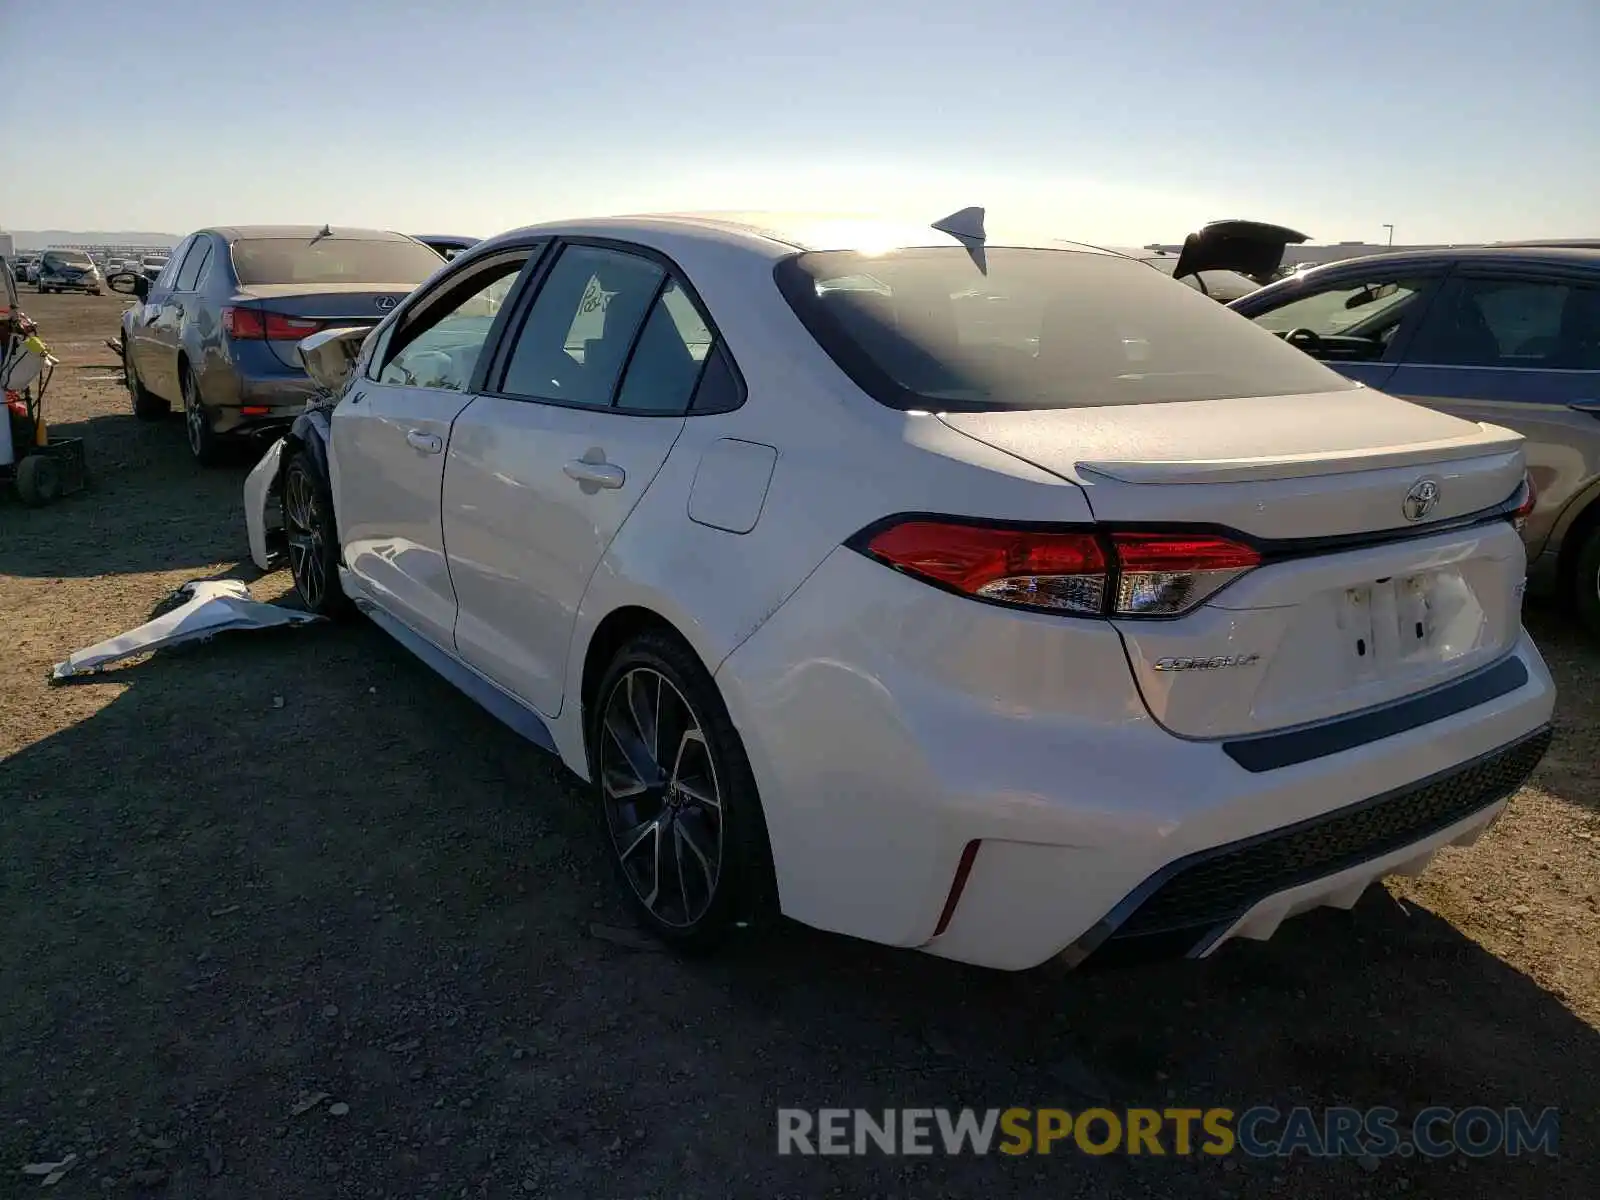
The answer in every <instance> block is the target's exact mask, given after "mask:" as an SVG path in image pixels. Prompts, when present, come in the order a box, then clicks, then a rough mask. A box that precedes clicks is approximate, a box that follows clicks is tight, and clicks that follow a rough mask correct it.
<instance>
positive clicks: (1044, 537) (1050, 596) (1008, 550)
mask: <svg viewBox="0 0 1600 1200" xmlns="http://www.w3.org/2000/svg"><path fill="white" fill-rule="evenodd" d="M865 548H866V551H867V553H869V554H871V555H872V556H873V557H874V558H877V559H879V560H881V561H883V562H885V563H888V564H889V565H890V566H892V567H896V568H898V569H899V570H902V571H908V572H910V573H911V574H913V575H920V576H922V578H924V579H927V580H930V581H932V582H934V583H938V584H942V585H944V586H945V587H948V588H953V589H954V590H956V591H958V592H965V593H966V594H967V595H969V596H980V597H982V598H983V599H985V600H998V601H1001V602H1002V603H1006V604H1025V605H1027V606H1029V607H1030V608H1059V609H1065V610H1066V611H1068V612H1079V613H1097V612H1099V611H1100V610H1101V608H1102V607H1104V604H1105V590H1106V578H1107V569H1106V556H1105V550H1104V548H1103V547H1102V546H1101V544H1100V541H1099V539H1098V538H1096V537H1095V535H1094V534H1092V533H1047V532H1036V531H1032V530H1027V529H1008V528H1004V527H997V526H985V525H963V524H956V523H954V522H949V521H923V520H908V521H903V522H900V523H898V524H895V525H891V526H889V527H888V528H887V529H882V530H879V531H878V532H877V533H875V534H873V535H872V537H870V538H869V539H868V540H867V543H866V547H865Z"/></svg>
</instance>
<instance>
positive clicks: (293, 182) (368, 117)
mask: <svg viewBox="0 0 1600 1200" xmlns="http://www.w3.org/2000/svg"><path fill="white" fill-rule="evenodd" d="M0 46H4V47H5V48H6V49H5V53H6V57H7V58H8V59H9V60H10V64H11V67H12V69H11V70H9V71H8V72H7V90H8V92H9V97H10V104H9V108H10V114H11V119H10V120H9V121H8V130H7V136H6V138H4V139H3V145H0V179H3V180H4V184H3V186H0V228H8V229H46V228H49V229H71V230H91V229H99V230H147V231H160V232H167V233H174V234H184V233H188V232H189V231H190V230H192V229H195V228H198V227H201V226H204V225H208V224H249V223H257V222H284V223H294V224H304V223H320V222H323V221H328V222H331V223H332V224H334V225H340V224H343V225H359V226H378V227H384V228H393V229H401V230H404V231H406V232H410V233H467V234H473V235H480V236H487V235H489V234H492V233H497V232H500V231H501V230H504V229H509V228H514V227H516V226H520V225H526V224H531V223H533V222H537V221H544V220H554V219H559V218H563V217H581V216H597V215H607V214H615V213H629V212H647V211H664V210H684V209H692V210H724V209H732V210H748V209H782V210H786V211H794V210H797V209H814V210H826V211H835V212H839V211H848V212H878V213H882V214H884V215H887V216H891V217H895V218H898V219H912V220H918V221H919V222H920V221H927V220H933V219H935V218H937V217H939V216H943V215H945V214H946V213H949V212H951V211H953V210H955V209H958V208H962V207H965V206H967V205H981V206H984V207H985V208H987V209H988V210H989V212H990V214H991V219H997V218H1003V219H1005V220H1006V221H1007V223H1012V222H1015V223H1018V224H1022V223H1028V224H1039V223H1044V224H1047V225H1048V226H1049V227H1050V228H1051V230H1052V232H1054V233H1055V234H1056V235H1057V236H1062V237H1069V238H1074V239H1077V240H1082V241H1092V242H1098V243H1101V244H1118V245H1142V244H1146V243H1150V242H1157V241H1159V242H1173V241H1179V240H1181V239H1182V237H1183V236H1184V235H1185V234H1186V233H1188V232H1189V231H1190V230H1192V229H1194V228H1196V227H1197V226H1198V225H1200V224H1203V223H1205V222H1206V221H1209V220H1214V219H1218V218H1222V217H1247V218H1253V219H1259V220H1267V221H1273V222H1277V223H1281V224H1286V225H1289V226H1291V227H1293V228H1296V229H1299V230H1302V231H1304V232H1306V233H1308V234H1310V235H1311V238H1312V240H1313V241H1314V242H1332V241H1340V240H1347V239H1359V240H1365V241H1374V242H1379V241H1384V240H1386V239H1387V237H1388V231H1387V230H1385V229H1384V228H1383V226H1384V225H1385V224H1393V225H1394V227H1395V232H1394V241H1395V243H1396V244H1406V243H1416V242H1449V241H1482V240H1496V239H1509V238H1524V237H1569V236H1588V237H1600V216H1597V209H1596V203H1595V201H1596V198H1597V197H1600V69H1597V66H1596V65H1597V63H1600V0H1496V2H1490V0H1453V2H1449V3H1446V2H1442V0H1340V2H1338V3H1333V2H1322V0H1231V2H1230V0H1211V2H1210V3H1194V2H1192V0H1111V2H1108V3H1099V2H1087V0H1054V2H1049V3H1034V2H1032V0H1014V2H1013V0H987V2H985V0H801V2H792V0H748V2H746V3H738V2H735V0H631V2H630V0H577V2H571V3H565V4H561V5H559V6H556V5H551V4H549V3H548V0H510V2H506V0H448V2H446V0H434V2H433V3H429V4H416V3H412V2H411V0H320V2H319V0H309V2H308V0H272V2H271V3H268V4H224V3H216V2H215V0H211V2H207V3H192V2H191V3H179V2H177V0H133V2H130V0H57V2H56V3H46V4H33V3H26V2H25V0H0Z"/></svg>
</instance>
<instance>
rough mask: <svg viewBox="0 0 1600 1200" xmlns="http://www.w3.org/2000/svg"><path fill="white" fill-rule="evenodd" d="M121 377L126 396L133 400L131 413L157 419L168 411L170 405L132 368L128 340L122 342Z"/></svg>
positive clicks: (141, 418)
mask: <svg viewBox="0 0 1600 1200" xmlns="http://www.w3.org/2000/svg"><path fill="white" fill-rule="evenodd" d="M122 378H123V382H125V383H126V384H127V385H128V396H129V397H130V398H131V399H132V400H133V415H134V416H135V417H137V418H138V419H139V420H141V421H159V420H160V419H161V418H162V417H164V416H166V415H167V413H168V412H169V411H170V406H169V405H168V404H167V402H166V401H165V400H163V399H161V397H159V396H157V395H156V394H155V393H154V392H152V391H151V390H150V389H149V388H147V387H145V385H144V384H143V383H141V382H140V380H139V372H138V371H136V370H134V366H133V358H132V356H131V355H130V354H129V353H128V342H127V339H126V338H124V339H123V342H122Z"/></svg>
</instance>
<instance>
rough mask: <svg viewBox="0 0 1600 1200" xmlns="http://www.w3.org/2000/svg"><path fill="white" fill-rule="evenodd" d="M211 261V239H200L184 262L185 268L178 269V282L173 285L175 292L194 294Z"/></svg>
mask: <svg viewBox="0 0 1600 1200" xmlns="http://www.w3.org/2000/svg"><path fill="white" fill-rule="evenodd" d="M210 261H211V239H210V238H200V239H199V240H198V241H196V242H195V244H194V248H193V249H192V250H190V251H189V255H188V257H187V258H185V259H184V260H183V266H182V267H180V268H179V269H178V278H177V281H176V282H175V283H174V284H173V285H172V290H173V291H175V292H192V291H194V289H195V284H196V283H198V282H199V280H200V273H201V272H202V271H204V270H205V268H206V264H207V263H209V262H210Z"/></svg>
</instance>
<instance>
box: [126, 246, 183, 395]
mask: <svg viewBox="0 0 1600 1200" xmlns="http://www.w3.org/2000/svg"><path fill="white" fill-rule="evenodd" d="M199 240H200V239H199V238H198V237H197V236H195V235H193V234H191V235H190V236H189V237H187V238H185V239H184V240H183V242H182V243H181V244H180V245H179V246H178V248H177V249H176V250H174V251H173V252H172V257H170V258H169V259H167V265H166V266H165V267H163V268H162V269H161V273H160V274H159V275H157V276H156V277H155V279H153V280H151V281H150V286H149V289H148V291H146V293H145V297H144V299H143V300H142V301H140V302H139V303H137V304H135V305H134V306H133V307H132V308H131V309H129V310H128V317H127V331H126V334H125V336H124V341H125V343H126V345H127V347H128V357H129V358H130V359H131V360H132V362H133V369H134V370H135V371H137V372H138V375H139V381H140V382H141V383H143V384H144V386H145V387H147V388H149V389H150V391H152V392H154V393H155V394H156V395H157V396H159V397H161V399H163V400H166V401H168V402H169V403H173V404H178V403H181V397H180V396H179V395H178V371H177V364H178V350H177V339H176V338H173V339H172V340H171V341H169V340H168V338H167V336H166V328H167V327H166V324H165V323H164V322H163V319H162V318H163V314H164V313H165V312H166V311H167V307H168V305H169V304H171V302H172V295H173V287H174V285H175V283H176V281H177V278H178V271H179V269H180V268H181V267H182V266H183V262H184V259H185V258H186V257H187V256H188V254H189V252H190V251H191V250H193V249H195V247H196V245H197V244H198V242H199Z"/></svg>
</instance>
